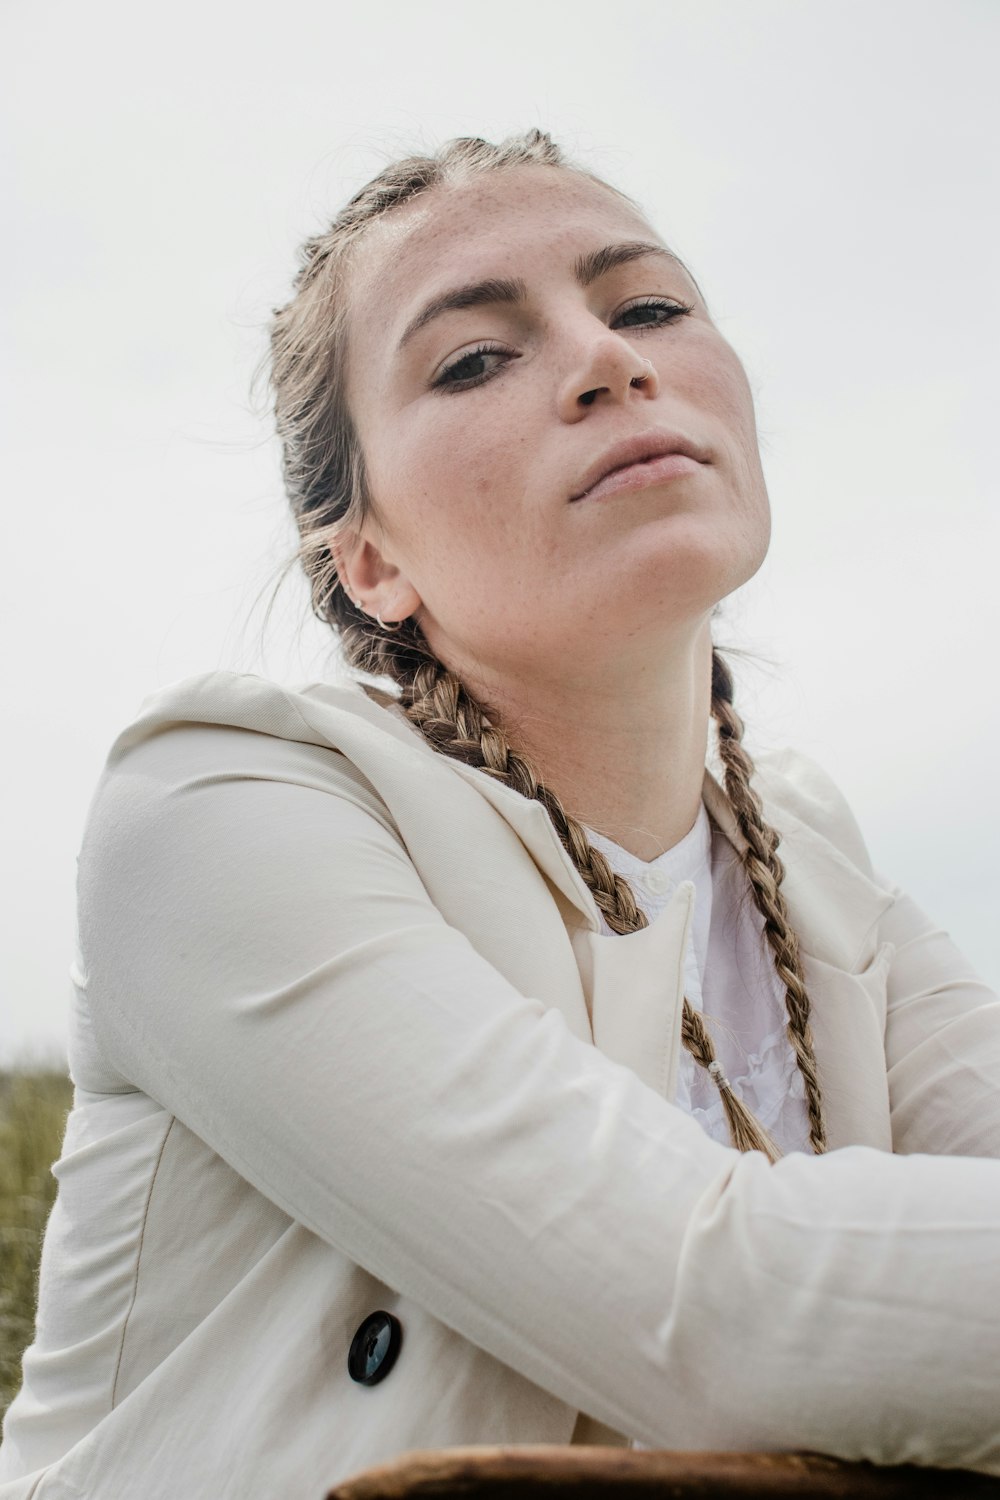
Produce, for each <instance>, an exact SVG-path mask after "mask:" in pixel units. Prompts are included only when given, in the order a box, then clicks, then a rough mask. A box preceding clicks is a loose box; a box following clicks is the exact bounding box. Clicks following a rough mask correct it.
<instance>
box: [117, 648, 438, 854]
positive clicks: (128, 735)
mask: <svg viewBox="0 0 1000 1500" xmlns="http://www.w3.org/2000/svg"><path fill="white" fill-rule="evenodd" d="M392 705H393V700H392V698H391V696H390V695H389V694H387V693H384V692H382V691H381V690H379V689H377V688H372V687H370V686H368V685H367V684H363V683H361V682H360V681H353V680H350V681H348V680H344V681H340V680H338V681H336V682H329V681H327V682H319V681H317V682H307V683H303V684H288V683H283V682H277V681H274V680H272V679H269V678H266V677H260V676H256V675H254V674H253V673H249V672H233V671H212V672H202V673H198V674H196V675H194V676H190V677H185V678H181V679H179V680H177V681H175V682H172V683H168V684H167V685H165V686H164V687H162V688H159V689H157V690H156V691H155V692H152V693H150V694H148V695H147V696H146V697H145V698H144V699H143V700H142V702H141V705H140V707H139V710H138V712H137V713H136V714H135V716H134V717H133V718H132V719H131V721H130V722H128V723H127V724H126V725H125V727H124V728H123V729H121V730H120V732H119V733H118V735H117V737H116V738H115V739H114V741H113V743H112V744H111V747H110V749H109V751H108V754H107V757H106V760H105V763H104V766H103V769H102V771H101V774H100V777H99V779H98V782H97V786H96V788H95V790H94V793H93V796H92V799H91V803H90V809H89V812H88V816H87V829H88V837H89V838H90V839H92V838H93V836H94V834H95V832H97V831H98V830H100V829H102V828H106V827H107V826H108V824H109V823H118V822H120V821H122V819H125V820H127V821H128V822H129V823H130V824H131V825H132V826H133V827H134V828H137V829H143V828H148V827H150V826H152V825H155V824H158V823H159V822H160V821H161V819H162V817H163V815H164V813H167V812H169V811H170V809H171V808H172V807H174V806H175V803H174V801H173V799H174V798H175V797H176V796H177V795H178V794H179V793H182V792H186V791H190V790H193V789H199V790H201V791H202V792H204V791H206V790H207V789H209V788H213V787H214V788H216V789H217V795H218V796H220V797H221V796H224V795H225V793H224V788H225V786H226V785H227V784H231V783H233V782H235V781H243V782H246V781H251V782H258V783H263V782H269V781H270V782H273V781H279V782H288V783H295V784H298V785H301V786H306V787H309V788H312V789H314V790H316V791H323V792H329V793H332V794H334V795H335V796H338V797H341V798H346V799H347V800H348V801H350V802H352V803H355V804H357V803H359V802H360V803H363V805H364V806H365V807H366V809H367V810H368V811H370V812H372V813H373V814H375V816H376V817H378V819H379V821H382V822H387V821H389V820H388V818H387V814H386V809H385V806H384V802H383V799H382V797H381V796H379V794H378V793H377V792H376V789H375V784H374V783H377V782H378V781H379V780H380V775H379V772H380V768H382V767H383V766H384V765H385V764H386V762H387V760H389V759H391V758H392V757H393V756H395V757H398V756H399V754H400V742H401V741H403V742H405V743H406V744H407V745H411V746H413V747H414V748H415V749H416V750H417V751H418V752H421V751H424V750H425V748H426V747H425V744H424V742H423V741H422V739H418V737H417V736H416V731H415V730H414V728H413V726H412V725H410V724H409V723H408V721H407V720H406V719H405V716H404V715H403V714H402V713H401V712H393V711H392Z"/></svg>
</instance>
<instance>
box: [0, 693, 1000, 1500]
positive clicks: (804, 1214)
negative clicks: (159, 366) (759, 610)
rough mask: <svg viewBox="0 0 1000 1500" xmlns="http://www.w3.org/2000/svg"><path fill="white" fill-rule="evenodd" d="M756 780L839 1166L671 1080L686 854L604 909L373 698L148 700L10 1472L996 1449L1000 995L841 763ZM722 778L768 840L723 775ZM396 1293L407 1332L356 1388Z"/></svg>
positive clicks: (937, 1456) (83, 958)
mask: <svg viewBox="0 0 1000 1500" xmlns="http://www.w3.org/2000/svg"><path fill="white" fill-rule="evenodd" d="M757 785H758V787H759V789H760V791H761V794H762V796H763V798H764V801H765V807H766V812H767V816H768V818H769V819H770V820H771V822H772V823H773V824H774V825H775V826H776V827H777V828H778V830H779V831H780V834H781V839H782V844H781V854H782V858H783V859H784V861H785V863H786V866H787V879H786V882H785V887H784V889H785V893H786V896H787V900H788V906H789V910H790V913H791V918H792V921H793V923H794V926H795V929H796V931H797V932H798V934H799V937H800V940H801V944H802V947H803V951H804V955H805V958H804V963H805V973H806V978H807V981H808V986H809V992H810V994H811V997H812V1002H813V1008H814V1010H813V1013H814V1021H813V1025H814V1031H815V1037H816V1050H817V1055H818V1061H819V1066H820V1069H821V1075H822V1083H823V1093H824V1099H825V1104H826V1110H827V1115H828V1120H829V1133H830V1140H831V1145H832V1147H833V1148H835V1149H833V1150H832V1151H831V1152H830V1154H829V1155H827V1156H824V1157H821V1158H816V1157H813V1156H811V1155H808V1154H804V1153H794V1154H791V1155H789V1156H788V1157H786V1158H785V1159H784V1160H782V1161H781V1162H780V1163H779V1164H778V1165H777V1166H774V1167H771V1166H769V1165H768V1164H767V1162H766V1161H765V1160H764V1158H763V1157H762V1156H760V1155H758V1154H753V1155H740V1154H739V1153H737V1152H736V1151H733V1150H731V1149H729V1148H728V1147H725V1146H722V1145H719V1144H718V1143H717V1142H715V1141H713V1140H711V1139H709V1138H708V1137H707V1136H706V1135H705V1134H704V1133H703V1132H702V1131H701V1129H700V1128H699V1127H698V1125H697V1124H696V1123H695V1122H694V1121H693V1120H692V1119H691V1118H690V1117H688V1116H687V1115H685V1114H684V1113H683V1112H682V1111H681V1110H679V1109H678V1108H677V1107H676V1106H675V1105H674V1104H673V1103H672V1102H671V1099H672V1096H673V1091H674V1084H675V1078H676V1073H677V1063H678V1056H679V1048H680V1013H681V1003H682V993H681V975H682V969H683V953H684V947H685V941H686V935H687V930H688V926H689V923H690V921H691V916H692V897H693V887H692V885H691V884H690V882H686V883H683V884H681V885H680V886H679V888H678V889H677V891H676V892H675V894H674V896H673V899H672V900H671V902H670V904H669V905H668V907H667V908H666V910H665V911H664V912H663V913H662V914H661V915H660V916H659V917H658V918H657V919H656V920H655V921H654V922H653V923H652V924H651V925H650V926H649V927H647V928H645V929H643V930H642V931H639V932H635V933H632V934H629V935H627V936H624V937H621V936H615V937H607V936H602V935H601V934H600V932H599V930H598V916H597V908H596V905H595V903H594V901H593V898H592V896H591V894H590V892H589V891H588V889H587V887H586V885H585V884H584V883H583V881H582V880H581V878H580V876H579V875H578V873H577V871H576V870H575V868H574V867H573V864H572V862H571V861H570V859H569V858H568V856H567V855H566V853H565V851H564V850H563V848H562V845H561V844H560V842H559V839H558V837H557V836H556V834H555V831H554V829H553V827H552V825H551V823H550V821H549V819H548V816H547V814H546V813H545V810H544V809H543V807H542V806H541V805H540V804H539V803H537V802H529V801H527V800H525V799H524V798H522V797H520V796H519V795H518V794H517V793H516V792H513V791H511V790H510V789H509V788H507V787H504V786H502V785H500V784H498V783H497V782H496V781H494V780H493V779H492V778H490V777H489V776H487V775H486V774H485V773H483V772H480V771H477V770H473V769H470V768H469V767H466V766H464V765H461V764H459V763H457V762H456V761H453V760H450V759H448V758H446V757H444V756H442V755H439V754H438V753H436V752H435V751H433V750H432V749H430V747H429V746H428V745H427V744H426V743H425V742H424V741H423V739H422V738H421V736H420V735H419V733H418V732H417V731H416V730H415V729H414V728H413V727H412V726H411V725H409V724H408V723H407V722H406V720H405V719H404V718H403V717H402V715H401V713H400V712H399V710H398V709H394V708H392V706H391V700H389V699H387V698H385V697H384V696H380V695H378V694H375V693H372V692H369V691H367V690H365V689H364V688H363V687H361V686H360V685H357V684H348V685H336V686H333V685H328V684H313V685H310V686H307V687H304V688H301V689H298V690H292V689H289V688H285V687H281V686H278V685H276V684H274V683H271V682H268V681H265V680H263V679H261V678H257V677H254V676H248V675H235V674H230V673H225V672H218V673H211V674H209V675H206V676H202V677H197V678H194V679H191V680H188V681H184V682H181V683H179V684H175V685H173V686H171V687H169V688H167V689H166V690H165V691H163V692H161V693H159V694H157V695H155V696H153V697H152V698H150V699H148V700H147V701H146V703H145V704H144V706H143V711H142V712H141V714H140V716H139V717H138V719H137V720H136V721H135V723H133V724H132V725H131V726H130V727H129V728H128V729H126V730H125V731H124V732H123V734H122V735H121V736H120V737H119V738H118V740H117V741H116V743H115V745H114V746H113V748H112V750H111V752H110V755H109V759H108V764H107V767H106V769H105V771H104V773H103V775H102V778H101V780H100V782H99V784H98V787H97V790H96V792H95V796H94V800H93V804H92V807H91V811H90V815H89V819H88V823H87V828H86V832H85V835H84V839H83V844H82V849H81V853H80V858H79V876H78V896H79V956H78V960H77V964H76V967H75V971H74V981H75V989H74V1010H73V1031H72V1042H71V1070H72V1075H73V1080H74V1083H75V1086H76V1095H75V1107H74V1109H73V1112H72V1114H71V1116H70V1118H69V1122H68V1126H67V1133H66V1140H65V1146H64V1151H63V1155H62V1157H61V1160H60V1161H59V1163H58V1164H57V1166H56V1169H55V1170H56V1175H57V1178H58V1183H59V1190H58V1198H57V1202H56V1206H55V1209H54V1211H53V1214H52V1217H51V1220H50V1224H49V1228H48V1231H47V1234H46V1239H45V1246H44V1254H43V1265H42V1278H41V1295H40V1310H39V1318H38V1329H37V1335H36V1340H35V1343H34V1345H33V1346H32V1348H31V1349H30V1350H29V1351H28V1354H27V1355H26V1357H25V1380H24V1387H23V1389H22V1392H21V1394H20V1396H19V1397H18V1398H17V1399H16V1401H15V1402H14V1405H13V1406H12V1408H11V1411H10V1413H9V1414H8V1420H7V1423H6V1428H5V1442H4V1446H3V1448H2V1450H0V1481H3V1482H0V1500H15V1497H17V1500H29V1497H32V1500H71V1497H72V1500H125V1497H136V1496H142V1497H143V1500H177V1497H178V1496H184V1497H185V1500H200V1497H204V1500H230V1497H231V1500H245V1497H246V1496H247V1495H250V1494H255V1495H258V1494H259V1495H267V1496H269V1497H275V1500H278V1497H285V1496H288V1497H289V1500H291V1497H293V1496H294V1497H303V1500H307V1497H309V1496H313V1497H315V1500H320V1497H321V1496H322V1495H323V1494H324V1492H325V1489H326V1488H327V1487H328V1486H330V1485H331V1484H333V1483H335V1482H337V1481H338V1480H340V1479H342V1478H344V1477H345V1476H347V1475H349V1474H351V1473H353V1472H355V1471H357V1470H359V1469H361V1468H364V1467H365V1466H367V1465H370V1464H373V1463H376V1462H378V1461H380V1460H384V1459H388V1458H390V1457H391V1456H393V1455H395V1454H398V1453H400V1452H402V1451H404V1450H407V1449H412V1448H415V1447H437V1446H446V1445H452V1444H470V1443H472V1444H475V1443H539V1442H541V1443H569V1442H570V1441H571V1440H572V1439H573V1436H574V1433H575V1432H576V1433H579V1432H580V1431H581V1426H580V1425H578V1424H579V1421H580V1417H581V1414H584V1416H585V1417H586V1418H589V1419H593V1422H595V1423H597V1424H605V1425H606V1427H608V1428H610V1429H612V1430H613V1432H614V1433H616V1434H622V1435H624V1436H625V1437H629V1438H635V1439H637V1440H639V1441H640V1442H643V1443H646V1444H649V1445H653V1446H662V1447H676V1448H685V1449H693V1448H706V1449H743V1450H757V1451H763V1450H778V1449H814V1450H819V1451H822V1452H826V1453H831V1454H838V1455H841V1456H843V1457H845V1458H851V1459H862V1458H866V1459H871V1460H874V1461H875V1462H878V1463H898V1462H916V1463H921V1464H931V1465H951V1464H955V1465H964V1466H968V1467H973V1468H981V1469H983V1470H986V1471H988V1472H991V1473H994V1474H1000V1161H998V1160H996V1159H990V1158H997V1157H998V1156H1000V1087H998V1085H1000V1003H998V1001H997V999H996V997H995V996H994V995H992V993H991V992H990V991H989V990H988V989H987V988H986V986H985V985H984V984H983V983H982V982H981V981H980V980H979V979H978V978H977V977H976V975H975V973H974V972H973V971H972V970H971V969H970V968H969V965H968V964H967V962H966V961H965V960H964V959H963V958H962V956H961V955H960V954H959V953H958V952H957V951H956V950H955V948H954V946H953V945H952V944H951V942H950V940H949V939H948V937H947V935H946V934H944V933H942V932H941V931H940V930H938V929H937V928H935V926H934V924H933V923H931V922H929V921H928V920H927V919H926V918H925V917H924V916H923V914H922V913H920V912H919V910H918V909H917V908H916V907H915V906H914V905H913V903H912V902H910V901H909V900H908V899H907V898H906V897H905V896H904V895H903V894H902V893H901V892H899V891H893V890H888V889H886V888H885V887H884V886H883V885H880V884H879V883H878V882H877V881H876V880H874V879H873V877H872V872H871V866H870V864H869V861H868V856H867V854H866V852H865V847H864V844H863V842H862V839H861V836H860V834H859V832H858V829H857V827H856V825H855V822H854V820H853V818H852V816H851V814H850V812H849V810H848V808H847V807H846V805H845V803H844V801H843V799H842V797H841V796H840V794H839V793H838V792H837V790H836V789H835V787H834V786H833V785H832V784H831V783H830V781H829V780H828V779H827V777H826V776H825V775H824V774H823V773H822V772H821V771H820V770H818V769H817V768H816V767H815V766H814V765H813V764H812V763H811V762H809V761H808V760H805V759H804V758H802V757H801V756H799V755H796V754H793V753H791V752H784V753H781V754H777V755H771V756H766V757H762V758H761V762H760V765H759V768H758V774H757ZM704 798H705V801H706V803H707V805H708V808H709V811H710V812H711V814H712V816H713V818H715V820H716V821H717V822H718V823H719V824H720V825H721V827H722V828H723V830H724V831H725V833H726V836H727V837H728V838H729V840H730V841H731V842H732V843H733V845H734V848H738V847H739V835H738V832H737V830H736V828H735V827H734V825H733V822H732V820H731V818H730V816H729V812H728V809H727V804H726V801H725V799H724V797H723V796H722V794H721V792H720V789H719V786H718V784H717V782H716V781H715V779H714V778H713V775H712V774H711V771H710V770H706V775H705V783H704ZM894 1153H895V1154H894ZM377 1311H385V1312H389V1313H391V1314H392V1315H393V1316H394V1317H395V1318H396V1319H397V1320H398V1324H399V1327H400V1329H401V1332H402V1341H401V1345H400V1346H399V1353H398V1358H397V1359H396V1361H395V1364H394V1365H393V1367H392V1369H391V1371H390V1373H389V1374H388V1375H387V1376H386V1378H385V1379H383V1380H381V1381H380V1382H379V1383H377V1384H374V1385H365V1384H361V1383H358V1382H357V1381H356V1380H354V1379H352V1378H351V1375H350V1374H349V1371H348V1352H349V1349H350V1346H351V1343H352V1340H353V1338H354V1335H355V1333H356V1331H357V1330H358V1328H359V1327H360V1326H361V1325H362V1324H363V1323H364V1322H365V1320H366V1319H367V1318H368V1317H369V1316H370V1315H371V1314H372V1313H374V1312H377ZM582 1430H591V1431H593V1430H597V1431H601V1430H602V1429H601V1428H600V1427H598V1428H596V1429H594V1428H593V1427H591V1428H588V1427H587V1424H586V1423H584V1424H583V1427H582Z"/></svg>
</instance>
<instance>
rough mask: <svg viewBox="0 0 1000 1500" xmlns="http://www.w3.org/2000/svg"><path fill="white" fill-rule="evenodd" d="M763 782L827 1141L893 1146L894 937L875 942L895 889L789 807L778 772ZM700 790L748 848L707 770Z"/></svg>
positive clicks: (733, 838)
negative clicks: (889, 1051)
mask: <svg viewBox="0 0 1000 1500" xmlns="http://www.w3.org/2000/svg"><path fill="white" fill-rule="evenodd" d="M757 785H758V789H759V790H760V792H761V796H762V799H763V802H764V814H765V817H766V818H767V821H768V822H769V823H770V824H771V826H772V827H773V828H775V829H777V831H778V833H779V834H780V836H781V843H780V845H779V849H778V854H779V856H780V858H781V860H782V863H783V864H784V866H785V879H784V880H783V882H782V886H781V890H782V894H783V896H784V898H785V905H786V907H787V909H788V916H789V921H790V923H791V926H792V929H793V931H794V932H795V934H796V937H797V938H798V941H799V951H800V955H801V958H802V968H803V974H804V977H805V982H806V990H807V993H808V995H809V999H810V1026H811V1028H812V1033H813V1040H814V1043H815V1047H816V1061H817V1064H818V1067H819V1074H820V1086H821V1089H822V1095H823V1110H824V1116H825V1119H826V1126H827V1139H828V1142H829V1146H830V1148H831V1149H836V1148H838V1147H841V1146H848V1145H868V1146H875V1147H877V1148H878V1149H880V1150H883V1151H891V1150H892V1130H891V1125H890V1108H889V1091H888V1079H887V1076H886V1063H885V1046H884V1030H885V1003H886V1001H885V991H886V981H887V976H888V968H889V963H890V961H891V959H892V955H893V953H894V951H895V950H894V948H893V945H892V944H891V943H881V944H880V943H879V942H878V924H879V921H880V919H881V917H882V916H883V915H884V914H885V912H886V911H888V910H889V908H890V907H891V906H892V904H893V900H894V897H893V896H892V894H891V893H890V892H888V891H885V890H883V889H882V888H881V887H880V886H879V885H877V884H876V883H875V882H874V881H873V880H870V879H869V878H868V877H867V876H866V875H865V874H864V872H863V871H862V870H860V869H859V868H858V866H857V865H856V864H854V863H853V862H852V861H851V860H849V859H848V858H847V857H846V855H844V854H842V853H841V851H840V849H839V848H838V847H837V845H836V844H835V843H833V842H831V840H830V839H828V838H826V837H824V836H823V834H821V833H819V832H817V831H816V830H815V829H814V828H812V827H810V826H809V824H808V823H806V822H805V821H804V820H803V819H802V818H801V817H799V815H798V814H797V813H796V812H795V811H793V810H792V808H791V807H790V806H789V805H788V803H789V801H790V800H791V799H790V797H789V796H787V795H786V796H784V797H783V796H782V783H781V779H780V778H772V777H770V776H768V775H766V774H765V775H763V776H761V778H760V779H759V781H758V783H757ZM704 797H705V803H706V805H707V807H708V810H709V812H710V813H711V815H712V817H713V818H714V819H715V821H716V822H717V823H718V825H719V827H720V828H721V830H722V831H723V833H724V834H725V836H726V838H727V839H728V840H729V842H730V843H731V844H732V845H733V848H734V849H736V850H738V851H740V852H742V851H743V850H744V849H745V848H746V843H745V841H744V839H743V838H742V836H741V834H740V832H739V828H738V826H737V824H736V820H735V818H734V816H733V813H732V811H731V809H730V806H729V802H728V799H727V797H726V795H725V792H724V791H723V789H722V787H721V786H720V785H719V783H718V782H717V781H716V780H715V778H714V777H713V776H712V775H711V774H710V773H706V777H705V787H704ZM832 810H833V811H835V809H832ZM825 811H826V812H828V813H829V812H830V811H831V809H829V808H828V809H826V810H825Z"/></svg>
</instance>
